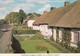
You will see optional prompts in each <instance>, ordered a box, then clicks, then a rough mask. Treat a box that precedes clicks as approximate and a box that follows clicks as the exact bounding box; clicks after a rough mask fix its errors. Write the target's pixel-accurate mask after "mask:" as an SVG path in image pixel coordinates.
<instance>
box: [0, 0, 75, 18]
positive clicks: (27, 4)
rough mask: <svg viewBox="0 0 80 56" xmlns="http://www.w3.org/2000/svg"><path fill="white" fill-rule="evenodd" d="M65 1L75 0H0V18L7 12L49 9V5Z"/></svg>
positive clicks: (57, 5) (41, 11)
mask: <svg viewBox="0 0 80 56" xmlns="http://www.w3.org/2000/svg"><path fill="white" fill-rule="evenodd" d="M65 1H69V2H70V3H72V2H74V1H76V0H0V19H4V18H5V16H6V14H8V13H9V12H12V11H14V12H18V11H19V9H23V10H24V11H25V12H26V14H27V13H32V12H36V13H40V14H42V13H43V12H44V11H49V10H50V7H61V6H63V5H64V2H65Z"/></svg>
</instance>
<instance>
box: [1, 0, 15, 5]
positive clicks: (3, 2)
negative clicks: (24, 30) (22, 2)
mask: <svg viewBox="0 0 80 56" xmlns="http://www.w3.org/2000/svg"><path fill="white" fill-rule="evenodd" d="M12 2H14V0H0V4H1V5H6V4H9V3H12Z"/></svg>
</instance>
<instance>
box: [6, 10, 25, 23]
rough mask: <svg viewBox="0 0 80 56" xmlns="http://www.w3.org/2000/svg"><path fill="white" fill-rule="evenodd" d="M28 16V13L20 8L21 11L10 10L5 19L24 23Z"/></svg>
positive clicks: (10, 21)
mask: <svg viewBox="0 0 80 56" xmlns="http://www.w3.org/2000/svg"><path fill="white" fill-rule="evenodd" d="M25 17H26V14H25V12H24V11H23V10H21V9H20V10H19V12H10V13H9V14H7V15H6V17H5V20H6V21H7V22H8V23H10V24H11V23H16V24H22V22H23V19H24V18H25Z"/></svg>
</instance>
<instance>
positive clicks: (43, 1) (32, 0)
mask: <svg viewBox="0 0 80 56" xmlns="http://www.w3.org/2000/svg"><path fill="white" fill-rule="evenodd" d="M48 1H49V0H27V2H28V3H40V4H46V3H47V2H48Z"/></svg>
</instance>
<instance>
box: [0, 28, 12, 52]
mask: <svg viewBox="0 0 80 56" xmlns="http://www.w3.org/2000/svg"><path fill="white" fill-rule="evenodd" d="M8 29H9V31H7V32H5V33H4V35H3V36H2V38H1V39H0V53H7V52H8V49H10V45H11V44H12V42H11V35H12V33H11V27H9V28H8Z"/></svg>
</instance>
